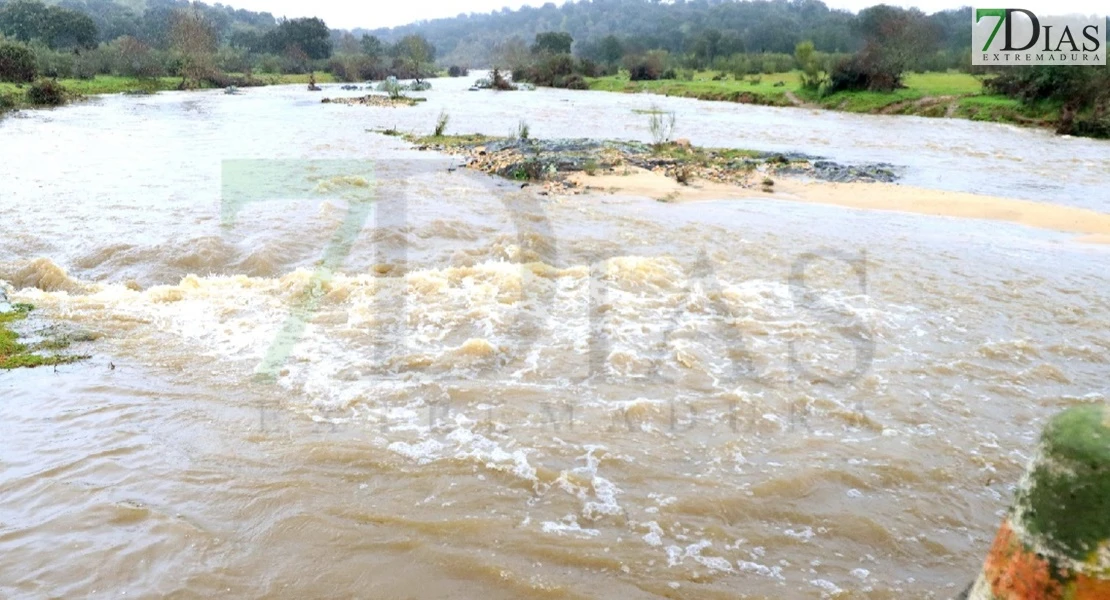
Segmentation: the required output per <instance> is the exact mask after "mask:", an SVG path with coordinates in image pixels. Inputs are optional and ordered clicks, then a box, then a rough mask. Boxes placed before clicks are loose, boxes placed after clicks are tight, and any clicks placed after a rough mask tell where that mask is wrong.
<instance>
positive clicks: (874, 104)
mask: <svg viewBox="0 0 1110 600" xmlns="http://www.w3.org/2000/svg"><path fill="white" fill-rule="evenodd" d="M715 75H717V73H714V72H700V73H697V74H695V75H694V78H693V79H692V80H690V81H685V80H681V81H680V80H664V81H638V82H633V81H629V80H628V77H627V74H623V73H622V74H621V75H615V76H611V77H599V78H594V79H590V80H589V84H590V89H591V90H602V91H610V92H630V93H636V92H647V93H653V94H662V95H666V96H682V97H688V98H699V99H702V100H721V101H727V102H742V103H748V104H761V105H767V106H793V105H796V104H797V103H798V102H801V103H802V104H804V105H808V106H818V107H821V108H826V109H830V110H841V111H846V112H856V113H886V114H911V115H919V116H927V117H945V116H952V117H960V118H967V119H975V120H988V121H1004V122H1014V123H1023V124H1045V123H1048V122H1051V121H1052V120H1053V119H1054V118H1055V115H1056V114H1058V108H1059V107H1057V106H1050V105H1047V104H1046V105H1041V106H1036V107H1032V108H1030V107H1026V106H1023V105H1022V104H1021V103H1020V102H1018V101H1017V100H1013V99H1010V98H1006V97H1003V96H995V95H986V94H985V93H984V90H983V84H982V82H980V81H979V80H978V79H977V78H975V77H974V76H972V75H969V74H967V73H955V72H948V73H908V74H907V75H906V77H905V84H906V87H905V88H903V89H900V90H895V91H893V92H866V91H864V92H838V93H836V94H832V95H829V96H821V95H820V94H818V93H816V92H812V91H809V90H804V89H802V83H801V73H800V72H798V71H792V72H789V73H772V74H763V75H750V76H747V77H745V78H744V79H741V80H737V79H735V78H733V77H732V76H726V77H725V79H723V80H720V81H714V80H713V77H714V76H715ZM790 95H793V98H791V97H790Z"/></svg>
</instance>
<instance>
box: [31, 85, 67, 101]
mask: <svg viewBox="0 0 1110 600" xmlns="http://www.w3.org/2000/svg"><path fill="white" fill-rule="evenodd" d="M27 102H28V103H30V104H34V105H36V106H61V105H63V104H65V103H66V89H65V88H64V87H62V84H60V83H58V82H57V81H55V80H53V79H38V80H36V81H35V82H34V83H32V84H31V86H30V87H28V88H27Z"/></svg>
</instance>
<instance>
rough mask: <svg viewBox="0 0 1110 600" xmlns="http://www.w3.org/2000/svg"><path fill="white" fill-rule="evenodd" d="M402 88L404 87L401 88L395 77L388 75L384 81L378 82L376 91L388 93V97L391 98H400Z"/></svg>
mask: <svg viewBox="0 0 1110 600" xmlns="http://www.w3.org/2000/svg"><path fill="white" fill-rule="evenodd" d="M404 89H405V88H403V87H402V86H401V84H400V83H398V81H397V78H396V77H389V78H388V79H386V80H385V81H383V82H381V83H379V84H378V91H379V92H385V93H387V94H389V97H390V98H393V99H397V98H401V97H402V96H404V94H402V93H401V92H403V91H404Z"/></svg>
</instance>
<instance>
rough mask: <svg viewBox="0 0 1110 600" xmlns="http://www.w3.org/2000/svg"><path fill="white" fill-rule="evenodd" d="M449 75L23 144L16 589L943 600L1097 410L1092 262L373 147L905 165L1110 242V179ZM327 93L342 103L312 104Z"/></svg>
mask: <svg viewBox="0 0 1110 600" xmlns="http://www.w3.org/2000/svg"><path fill="white" fill-rule="evenodd" d="M468 83H469V80H467V81H461V80H457V81H451V82H445V81H443V80H439V81H436V82H435V84H436V86H437V88H438V89H436V90H433V91H432V92H430V93H429V94H427V95H428V97H429V101H428V102H427V103H426V104H425V105H421V106H419V107H416V108H412V109H406V108H398V109H372V108H366V107H347V106H328V105H320V104H319V97H318V96H317V95H312V94H308V93H307V92H304V91H302V90H301V89H300V88H299V87H296V88H294V87H286V88H267V89H252V90H247V91H246V92H245V93H244V94H242V95H237V96H225V95H223V94H220V93H190V94H181V93H165V94H159V95H156V96H152V97H143V98H124V97H106V98H99V99H96V100H93V101H91V102H88V103H85V104H80V105H75V106H71V107H67V108H64V109H59V110H53V111H41V112H27V113H22V114H20V115H17V116H14V117H9V118H6V119H5V120H3V121H0V136H2V139H3V140H4V142H5V143H4V144H0V165H2V168H3V171H4V173H3V175H4V176H3V177H2V178H0V198H2V201H3V205H2V211H3V212H2V217H0V279H2V280H5V281H7V282H8V284H10V285H11V286H13V288H14V292H13V293H12V297H13V300H15V301H23V302H32V303H34V304H35V305H36V306H37V307H38V310H37V311H36V312H35V313H34V315H33V318H32V319H31V320H30V321H29V322H28V323H27V326H28V327H29V328H31V329H32V330H33V329H35V328H41V327H47V326H60V327H67V328H73V329H83V330H89V331H93V332H95V333H98V334H99V335H101V336H102V337H101V338H100V339H99V340H97V341H96V342H93V343H90V344H87V345H82V346H79V347H78V348H77V350H80V351H88V352H90V353H92V354H93V355H94V358H93V359H91V360H89V361H87V362H84V363H80V364H76V365H69V366H64V367H60V368H59V369H58V371H57V373H55V372H53V371H52V370H50V369H39V370H22V371H12V372H4V373H0V499H2V502H0V596H3V597H7V598H40V597H43V598H45V597H53V598H72V597H92V598H99V597H109V596H111V597H120V596H123V595H126V596H128V597H160V596H171V597H182V598H185V597H212V596H225V597H289V598H300V597H330V598H347V597H366V598H433V597H435V598H438V597H455V598H473V597H486V598H520V597H535V598H650V597H674V598H737V597H742V598H821V597H837V598H918V597H922V598H924V597H935V598H946V597H949V596H950V595H952V594H954V593H956V592H958V591H960V589H962V588H963V587H964V586H965V585H966V584H967V583H968V582H969V581H970V580H971V579H972V578H973V577H974V576H975V574H976V573H977V571H978V567H979V564H980V562H981V560H982V557H983V555H984V553H985V551H986V549H987V548H988V546H989V544H990V541H991V538H992V536H993V533H994V530H995V527H996V526H997V524H998V522H999V520H1000V516H1001V514H1002V511H1003V510H1004V509H1005V508H1006V506H1007V503H1008V500H1009V496H1010V493H1011V491H1012V489H1013V484H1014V483H1015V482H1016V480H1017V478H1018V476H1019V475H1020V473H1021V471H1022V468H1023V466H1024V463H1025V461H1026V460H1027V457H1028V456H1029V453H1030V450H1031V449H1032V447H1033V444H1034V442H1035V440H1036V436H1037V434H1038V433H1039V430H1040V428H1041V426H1042V424H1043V423H1044V421H1045V419H1046V418H1047V417H1048V416H1050V415H1052V414H1053V413H1055V412H1056V411H1058V410H1060V409H1062V408H1064V407H1066V406H1070V405H1073V404H1076V403H1080V402H1091V401H1106V399H1107V395H1108V393H1110V384H1108V383H1107V381H1108V379H1107V373H1108V359H1107V355H1108V353H1110V331H1108V322H1110V286H1108V285H1107V284H1108V279H1110V276H1108V275H1107V264H1108V259H1110V256H1108V250H1107V247H1106V246H1099V245H1094V244H1082V243H1078V242H1076V241H1074V240H1073V239H1072V237H1073V236H1070V235H1065V234H1058V233H1054V232H1047V231H1040V230H1033V229H1028V228H1023V227H1019V226H1014V225H1008V224H1003V223H997V222H988V221H974V220H958V219H948V218H939V217H921V216H913V215H905V214H900V213H893V212H890V213H887V212H876V211H858V210H849V209H842V208H834V207H824V206H819V205H808V204H807V205H802V204H791V203H783V202H775V201H771V200H751V201H740V200H731V201H719V202H704V203H691V204H682V205H676V204H665V203H660V202H656V201H654V200H652V199H637V198H621V197H616V196H607V195H591V196H572V197H568V198H554V197H544V196H539V195H537V194H535V193H534V191H533V190H531V189H527V188H526V189H523V190H521V189H520V188H519V187H518V186H516V185H513V184H510V183H506V182H499V181H494V180H491V179H489V178H487V177H485V176H484V175H481V174H477V173H470V172H466V171H464V170H456V171H448V168H450V167H454V166H456V165H457V163H458V160H457V159H454V158H451V157H444V156H438V155H432V154H429V153H421V152H417V151H415V150H412V149H411V148H409V147H408V146H407V145H406V144H405V143H403V142H401V141H399V140H397V139H395V138H390V137H385V136H381V135H377V134H373V133H368V132H367V130H368V129H374V128H380V127H391V126H397V127H399V128H401V129H419V130H422V129H430V128H431V127H432V125H433V123H434V120H435V116H436V115H437V114H438V113H439V111H440V110H441V109H444V108H446V110H448V111H449V112H450V113H451V124H450V125H449V127H448V131H452V132H467V131H479V132H483V133H492V134H502V133H509V131H510V130H512V129H514V128H515V126H516V123H517V120H518V119H519V118H521V117H523V118H525V119H526V120H527V121H528V122H529V124H530V126H531V129H532V133H533V135H534V136H536V137H553V136H560V137H567V136H598V137H624V138H635V139H644V140H646V139H648V133H647V126H646V119H647V118H646V117H645V116H644V115H642V114H637V113H634V112H632V109H633V108H641V109H643V108H648V107H649V106H651V105H652V104H658V105H661V106H663V107H664V108H672V109H674V110H677V111H679V120H678V127H679V135H681V136H682V137H688V138H691V139H692V140H693V141H694V143H698V144H706V145H710V144H711V145H731V146H737V147H755V148H758V149H767V150H796V151H802V152H809V153H813V154H822V155H826V156H830V157H832V158H834V159H837V160H843V161H848V162H850V161H855V160H858V161H886V162H891V163H895V164H897V165H900V166H902V167H904V169H905V173H906V181H908V182H910V183H913V184H915V185H922V186H927V187H930V186H931V187H937V188H942V189H955V190H960V191H972V192H979V193H991V194H994V195H1001V196H1011V197H1019V198H1027V199H1033V200H1038V201H1044V202H1050V203H1058V204H1067V205H1075V206H1082V207H1085V208H1091V209H1094V210H1100V211H1104V212H1105V211H1108V210H1110V207H1108V205H1107V197H1106V195H1105V192H1104V190H1105V186H1106V185H1107V183H1108V182H1110V160H1108V159H1110V145H1108V144H1106V143H1100V142H1093V141H1089V140H1072V139H1060V138H1054V137H1051V136H1049V135H1047V134H1044V133H1042V132H1037V131H1029V130H1020V129H1015V128H1011V127H1005V126H997V125H987V124H974V123H968V122H960V121H942V120H925V119H914V118H901V117H861V116H853V115H843V114H833V113H821V112H812V111H807V110H799V109H770V108H761V107H748V106H737V105H728V104H710V103H700V102H694V101H689V100H680V99H669V98H657V97H645V96H624V95H610V94H600V93H590V94H587V93H574V92H565V91H553V90H545V91H538V92H530V93H519V94H515V95H512V94H506V95H500V96H496V95H494V94H492V93H485V92H483V93H472V92H466V91H465V86H466V84H468ZM339 93H341V92H337V91H335V90H330V91H328V92H325V94H331V95H337V94H339Z"/></svg>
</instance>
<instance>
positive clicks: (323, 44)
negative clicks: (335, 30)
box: [266, 17, 331, 60]
mask: <svg viewBox="0 0 1110 600" xmlns="http://www.w3.org/2000/svg"><path fill="white" fill-rule="evenodd" d="M266 36H267V41H268V45H269V47H270V51H271V52H273V53H274V54H288V53H289V52H290V51H291V50H293V49H294V48H298V49H300V51H301V52H303V53H304V54H305V55H306V56H307V57H308V58H309V59H312V60H321V59H325V58H329V57H330V56H331V33H330V31H329V30H328V26H327V25H326V24H325V23H324V22H323V21H321V20H320V19H317V18H315V17H313V18H311V19H307V18H306V19H286V20H283V21H282V22H281V23H279V24H278V26H277V27H276V28H275V29H272V30H270V31H269V32H267V34H266Z"/></svg>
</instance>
